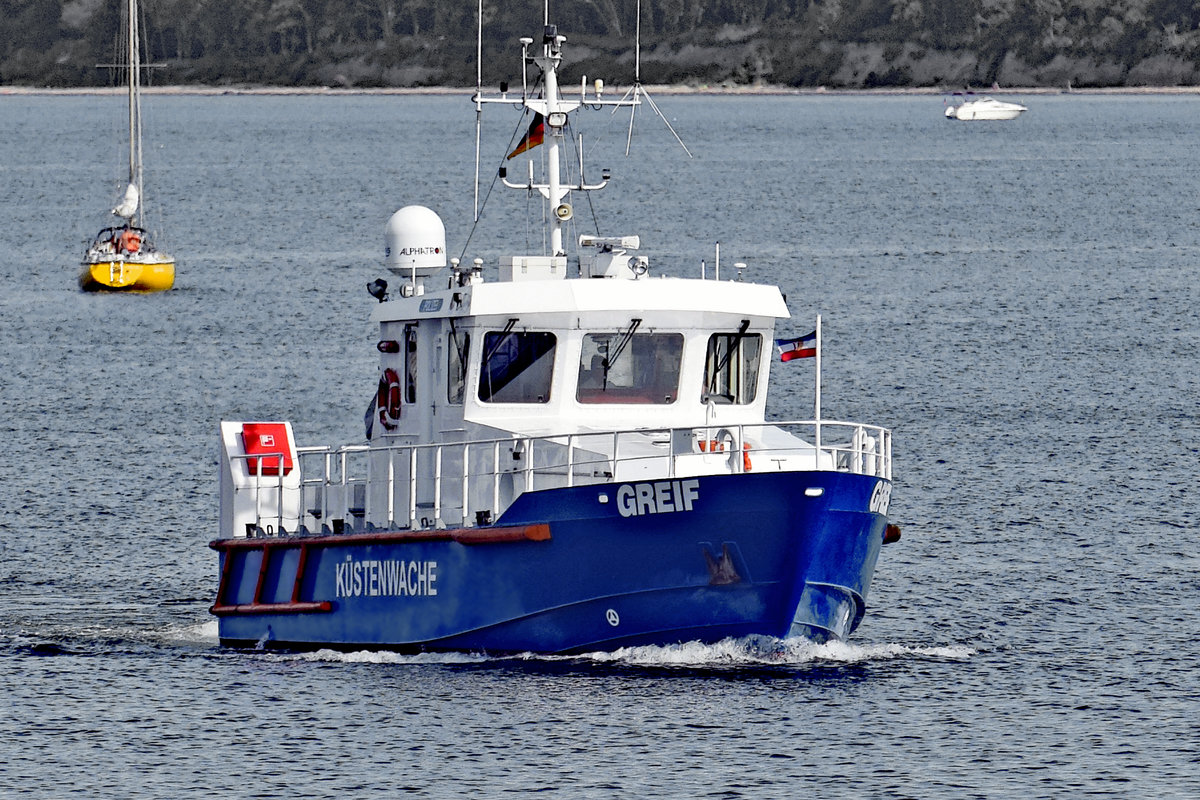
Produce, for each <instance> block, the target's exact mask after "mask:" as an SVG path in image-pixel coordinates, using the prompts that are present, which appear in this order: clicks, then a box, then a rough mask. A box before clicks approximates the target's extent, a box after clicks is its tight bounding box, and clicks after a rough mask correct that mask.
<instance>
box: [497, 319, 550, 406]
mask: <svg viewBox="0 0 1200 800" xmlns="http://www.w3.org/2000/svg"><path fill="white" fill-rule="evenodd" d="M556 342H557V340H556V338H555V336H554V334H553V333H545V332H536V331H535V332H526V333H514V332H511V331H492V332H490V333H487V334H485V335H484V337H483V364H482V369H481V370H480V373H479V399H480V400H482V401H483V402H485V403H548V402H550V383H551V381H552V380H553V378H554V347H555V344H556Z"/></svg>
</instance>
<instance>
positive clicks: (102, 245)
mask: <svg viewBox="0 0 1200 800" xmlns="http://www.w3.org/2000/svg"><path fill="white" fill-rule="evenodd" d="M124 22H125V36H126V42H125V43H126V46H127V50H128V57H127V61H126V63H124V64H122V65H121V66H122V67H124V68H125V71H126V75H127V79H128V83H129V182H128V184H127V185H126V187H125V194H124V195H123V196H122V197H121V200H120V202H119V203H118V204H117V206H116V207H115V208H114V209H113V210H112V213H113V215H114V216H116V217H119V218H120V219H121V220H123V224H120V225H110V226H108V227H105V228H103V229H101V230H100V232H99V233H97V234H96V236H95V238H93V239H92V243H91V244H90V245H88V249H87V252H86V253H85V254H84V257H83V269H82V270H81V271H80V273H79V286H80V288H81V289H83V290H84V291H88V292H103V291H133V292H161V291H165V290H167V289H170V288H171V287H172V286H173V285H174V284H175V259H174V258H172V257H171V256H169V255H167V254H166V253H164V252H162V251H161V250H159V249H158V248H157V247H155V245H154V242H153V241H152V239H151V236H150V234H149V232H148V231H147V230H146V229H145V228H144V227H142V216H143V209H144V197H145V194H144V192H143V188H142V106H141V45H140V42H139V36H138V13H137V0H127V8H126V14H125V20H124Z"/></svg>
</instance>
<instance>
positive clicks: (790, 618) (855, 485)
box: [211, 472, 887, 653]
mask: <svg viewBox="0 0 1200 800" xmlns="http://www.w3.org/2000/svg"><path fill="white" fill-rule="evenodd" d="M881 482H882V481H881V480H880V479H879V478H874V477H869V476H863V475H856V474H850V473H844V472H779V473H765V472H764V473H749V474H743V475H720V476H702V477H697V478H691V479H674V480H666V481H646V482H643V483H627V484H606V485H592V486H585V487H576V488H566V489H553V490H547V491H540V492H529V493H526V494H524V495H522V496H521V497H519V498H518V499H517V501H516V502H515V503H514V504H513V505H512V506H511V507H510V508H509V509H508V510H507V511H506V512H505V514H504V515H503V517H502V518H501V519H500V520H498V521H497V524H496V526H494V527H484V528H470V529H463V530H453V531H436V530H431V531H392V532H381V531H372V532H366V533H345V534H341V535H337V536H285V537H275V538H252V539H247V538H239V539H223V540H217V541H214V542H213V543H212V544H211V546H212V547H213V548H214V549H216V550H217V551H218V552H219V553H220V566H221V583H220V588H219V589H218V597H217V602H216V604H215V605H214V606H213V609H212V610H213V613H214V614H216V615H217V616H218V618H219V629H220V639H221V642H222V643H223V644H227V645H232V646H252V645H256V644H261V645H264V646H269V647H282V648H289V649H311V648H315V647H328V648H335V649H392V650H401V651H417V650H465V651H488V652H525V651H531V652H542V653H572V652H586V651H594V650H611V649H615V648H618V647H626V646H634V645H647V644H656V645H663V644H672V643H677V642H685V641H701V642H715V641H719V640H721V639H724V638H727V637H742V636H748V635H753V634H758V635H766V636H774V637H779V638H783V637H787V636H804V637H807V638H811V639H814V640H817V641H824V640H826V639H831V638H833V639H841V638H845V637H846V636H848V635H849V634H850V633H851V632H852V631H853V630H854V629H855V628H856V627H857V626H858V624H859V622H860V621H861V619H862V616H863V613H864V611H865V609H866V605H865V598H866V595H867V590H868V587H869V585H870V581H871V576H872V573H873V572H874V569H875V563H876V560H877V559H878V556H879V549H880V547H881V545H882V544H883V535H884V528H885V526H886V524H887V520H886V518H885V517H884V516H883V515H882V514H880V513H874V512H872V511H870V510H869V508H870V504H871V502H872V497H873V495H875V494H876V490H877V487H878V486H879V484H880V483H881ZM818 490H820V491H818Z"/></svg>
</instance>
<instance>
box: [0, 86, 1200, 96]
mask: <svg viewBox="0 0 1200 800" xmlns="http://www.w3.org/2000/svg"><path fill="white" fill-rule="evenodd" d="M628 88H629V87H625V86H609V87H607V90H608V91H607V94H608V95H609V96H619V95H621V94H623V93H624V92H625V91H626V90H627V89H628ZM643 89H644V90H645V91H646V92H647V93H649V94H651V95H700V96H740V95H744V96H800V97H807V96H814V97H819V96H822V95H830V96H865V97H872V96H878V97H890V96H894V97H903V96H930V95H948V94H953V93H954V92H961V91H967V90H962V89H950V88H946V89H938V88H933V87H912V88H904V87H888V88H877V89H830V88H827V87H824V86H819V87H815V88H795V87H790V86H708V85H701V86H686V85H666V84H664V85H651V84H643ZM127 91H128V90H127V89H126V88H125V87H123V86H80V87H69V88H48V87H32V86H0V97H3V96H6V95H10V96H22V97H25V96H47V97H54V96H105V95H114V94H116V95H123V94H125V93H126V92H127ZM141 91H142V94H146V95H196V96H220V95H246V96H255V95H263V96H287V95H298V96H323V95H326V96H334V97H337V96H351V95H417V96H421V95H449V96H454V95H463V94H470V93H473V92H474V91H475V87H474V86H465V87H453V86H432V87H376V88H353V87H351V88H337V87H329V86H143V87H142V90H141ZM969 91H972V92H974V93H975V94H979V95H985V94H997V95H1055V94H1062V95H1200V86H1116V87H1097V88H1086V89H1075V88H1057V87H1045V86H1031V87H1019V86H1014V87H998V88H991V89H989V88H983V87H981V88H978V89H971V90H969Z"/></svg>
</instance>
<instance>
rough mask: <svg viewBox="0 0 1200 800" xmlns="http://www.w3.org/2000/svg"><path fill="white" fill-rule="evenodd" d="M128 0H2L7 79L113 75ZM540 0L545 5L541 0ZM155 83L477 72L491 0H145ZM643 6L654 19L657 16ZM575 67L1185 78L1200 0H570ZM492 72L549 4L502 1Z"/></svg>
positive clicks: (36, 81)
mask: <svg viewBox="0 0 1200 800" xmlns="http://www.w3.org/2000/svg"><path fill="white" fill-rule="evenodd" d="M123 5H124V0H0V83H3V84H5V85H22V86H46V87H76V86H97V85H106V84H108V83H111V82H113V76H114V74H115V71H114V70H113V69H108V70H104V69H97V65H101V64H107V63H109V62H111V61H112V60H113V57H114V55H113V54H114V48H115V47H116V46H117V45H116V43H117V42H118V41H119V35H118V31H119V30H120V26H121V14H122V8H121V7H122V6H123ZM526 5H528V7H525V6H526ZM140 8H141V15H142V30H143V47H144V50H145V51H146V58H147V60H148V61H150V62H152V63H154V64H156V65H157V66H158V67H159V68H157V69H154V70H152V71H151V72H152V73H153V81H154V82H155V83H162V84H173V85H207V86H223V85H224V86H246V85H262V86H333V87H418V86H470V85H473V84H474V83H475V74H476V27H477V23H478V19H479V15H480V7H479V5H478V3H477V2H468V1H467V0H223V2H217V0H141V2H140ZM639 9H640V19H639ZM550 12H551V18H552V21H553V22H556V23H557V25H558V26H559V29H560V32H561V33H563V34H565V35H567V37H568V40H569V41H570V42H571V44H572V45H573V48H572V50H570V51H569V55H570V56H571V57H572V60H571V61H570V62H569V63H568V64H567V65H566V67H567V69H566V75H567V78H568V79H575V80H578V77H579V76H580V75H589V76H596V77H604V78H605V79H606V80H609V81H610V82H613V83H617V84H628V83H630V82H631V81H632V80H633V72H634V67H633V62H634V36H635V33H636V32H637V31H638V30H639V29H640V34H641V41H642V49H641V79H642V80H643V81H644V82H646V83H652V84H653V83H660V84H661V83H677V84H689V85H697V86H718V85H725V86H741V85H764V84H765V85H779V86H791V87H816V86H826V87H830V88H878V87H937V88H949V87H954V88H961V87H967V86H990V85H992V84H1002V85H1006V86H1060V87H1066V86H1074V87H1077V88H1087V87H1110V86H1179V85H1193V84H1195V83H1198V82H1200V73H1198V71H1197V62H1198V61H1200V3H1190V2H1172V0H1103V1H1102V0H1076V1H1074V2H1067V1H1065V0H736V2H735V0H642V2H641V3H640V4H639V2H638V0H572V1H571V2H567V0H560V1H559V2H558V3H554V4H551V9H550ZM482 17H483V23H484V28H483V30H484V42H483V59H482V65H483V76H484V81H485V82H486V83H488V84H489V85H493V84H494V83H496V82H498V81H500V80H512V79H513V78H514V77H519V71H520V64H519V62H518V60H517V59H516V57H515V56H513V55H512V46H513V44H514V43H515V41H516V40H517V39H518V38H519V37H521V36H532V35H535V34H537V33H538V32H540V30H541V27H542V4H541V3H531V4H515V3H501V2H499V0H486V1H485V2H484V4H483V6H482Z"/></svg>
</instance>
